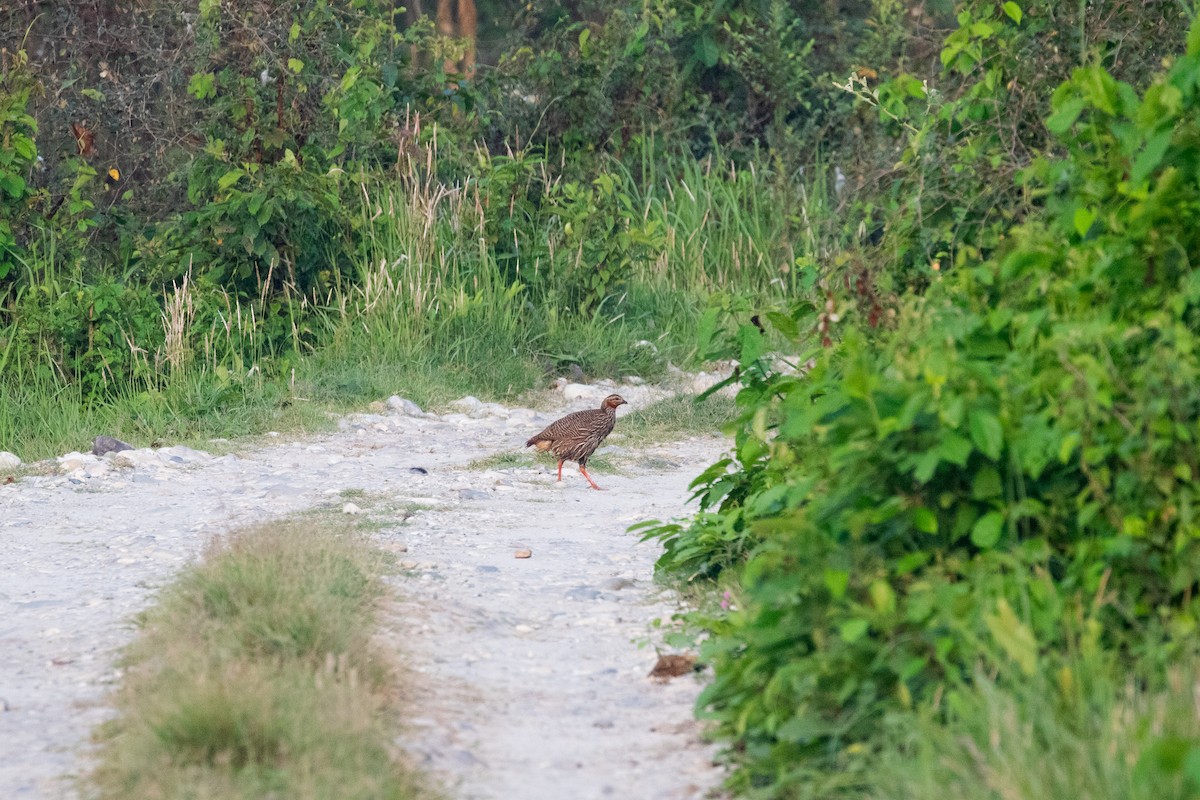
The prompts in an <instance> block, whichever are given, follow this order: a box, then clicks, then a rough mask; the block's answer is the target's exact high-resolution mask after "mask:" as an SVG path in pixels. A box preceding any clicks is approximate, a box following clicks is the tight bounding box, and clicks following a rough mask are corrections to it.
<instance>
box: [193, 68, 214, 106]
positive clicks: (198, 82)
mask: <svg viewBox="0 0 1200 800" xmlns="http://www.w3.org/2000/svg"><path fill="white" fill-rule="evenodd" d="M187 91H188V94H190V95H191V96H192V97H194V98H196V99H197V100H204V99H206V98H209V97H213V96H214V95H216V93H217V89H216V76H215V75H213V74H212V73H211V72H197V73H196V74H194V75H192V78H191V80H189V81H188V86H187Z"/></svg>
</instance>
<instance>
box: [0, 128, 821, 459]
mask: <svg viewBox="0 0 1200 800" xmlns="http://www.w3.org/2000/svg"><path fill="white" fill-rule="evenodd" d="M416 130H417V133H418V135H415V136H414V141H416V142H422V141H427V142H428V143H426V144H419V145H414V146H413V148H412V150H411V152H410V153H409V154H408V155H407V156H406V157H405V159H403V160H402V164H401V167H400V168H399V170H398V171H395V172H393V173H392V174H391V175H389V176H387V177H384V176H382V175H375V176H374V177H368V178H366V179H364V180H363V181H362V183H361V184H360V185H359V187H358V191H357V203H358V206H357V209H356V210H355V211H354V212H353V216H354V217H355V220H356V221H355V222H354V224H353V225H351V226H350V227H352V228H354V230H355V236H356V241H357V244H356V247H357V252H358V258H357V266H358V269H357V273H356V274H354V275H352V276H349V277H348V278H346V279H343V280H341V282H338V283H335V284H334V285H333V286H332V287H331V288H328V289H326V290H323V291H322V293H321V294H320V295H316V294H314V295H311V296H300V295H297V294H295V292H294V291H293V292H290V293H289V294H287V295H286V296H285V297H284V298H282V303H283V309H282V312H283V314H284V317H285V322H284V326H285V327H287V330H286V331H284V332H282V335H281V330H280V327H281V326H280V313H281V311H280V302H281V300H280V298H277V297H276V298H270V297H265V296H260V297H238V296H235V295H232V294H230V293H229V292H227V291H224V290H223V289H221V288H220V287H216V286H213V285H211V284H209V283H206V282H204V281H202V280H198V279H193V276H192V275H191V273H190V272H189V273H188V274H187V275H186V276H185V277H184V278H183V279H181V280H179V281H176V282H174V283H172V284H170V285H168V286H166V287H164V288H163V289H162V290H160V291H159V293H158V295H157V299H156V298H155V296H153V292H152V291H151V290H149V289H148V288H147V287H144V286H132V284H130V281H131V280H132V278H131V277H130V276H131V275H132V274H133V273H134V270H126V272H125V273H123V274H121V275H113V274H104V273H103V271H101V273H100V274H91V273H88V272H85V271H84V269H83V267H82V266H81V264H80V263H78V262H73V263H71V264H66V263H65V260H64V257H63V255H62V253H60V252H59V251H58V250H57V245H56V243H55V242H54V241H53V240H52V239H47V240H46V241H45V242H43V243H42V246H40V247H38V248H34V249H32V250H31V251H30V252H31V253H33V255H34V263H31V264H29V265H28V269H27V274H26V275H25V276H23V277H22V278H21V279H20V280H19V281H18V283H17V284H15V287H16V288H15V289H13V290H12V291H11V292H10V296H9V298H8V300H7V302H5V301H0V409H3V411H4V412H5V413H2V414H0V450H4V449H8V450H13V451H15V452H17V453H18V455H21V456H22V457H23V458H25V459H27V460H30V459H35V458H41V457H45V456H48V455H53V454H56V453H61V452H63V451H64V449H74V448H76V447H80V446H83V444H85V443H86V441H88V440H90V438H91V437H92V436H95V435H97V434H100V433H106V434H111V435H117V436H121V435H126V436H129V437H131V438H132V439H133V440H136V441H135V443H140V444H146V443H149V442H150V441H154V440H174V441H179V440H181V439H186V438H189V437H190V438H195V439H201V440H202V439H203V438H205V437H209V436H221V437H229V436H232V435H238V434H240V433H244V432H249V431H253V430H256V429H258V430H261V429H262V428H263V427H268V426H269V427H272V428H276V429H278V428H287V427H296V426H298V427H301V428H309V427H312V426H319V425H320V424H321V421H320V417H321V412H322V411H324V410H328V409H334V410H341V409H345V408H348V407H353V406H358V405H362V404H363V403H365V402H366V401H369V400H373V399H377V398H378V397H380V396H386V395H388V394H392V393H401V394H406V395H408V396H410V397H412V398H413V399H414V400H416V401H417V402H419V403H422V404H434V405H436V404H439V403H444V402H446V401H448V400H451V399H453V398H454V397H455V396H459V395H461V394H463V393H468V392H470V393H475V394H479V395H482V396H488V397H490V398H493V399H504V398H510V397H513V396H515V395H518V394H520V393H521V392H523V391H525V390H527V389H529V388H531V387H534V386H536V385H538V384H539V383H540V382H542V381H543V380H546V379H547V378H548V377H549V376H551V375H554V374H560V373H561V372H562V371H563V370H565V369H566V368H567V367H568V366H569V365H572V364H574V365H578V366H579V367H580V368H582V370H583V371H584V373H585V374H586V375H588V376H589V377H592V378H595V377H604V376H623V375H629V374H633V375H640V376H642V377H644V378H648V379H656V378H658V377H660V376H661V375H662V374H663V373H664V370H665V367H666V365H667V363H668V362H674V363H676V364H680V365H684V366H687V365H695V364H696V363H697V359H698V358H699V355H700V354H698V353H697V351H696V345H695V334H696V329H697V324H698V320H699V317H700V315H701V313H702V311H703V310H704V308H705V306H706V304H707V301H708V298H709V297H710V295H711V294H713V293H714V292H725V293H739V294H745V295H752V296H755V297H759V298H762V300H763V301H764V302H772V301H773V299H777V298H779V297H780V296H782V295H786V294H789V293H792V292H795V291H798V290H801V289H800V288H799V287H798V285H797V265H800V266H801V267H803V266H804V265H805V264H811V263H815V260H817V259H819V258H820V256H821V254H822V253H823V252H824V250H822V248H823V247H826V246H827V244H828V240H829V236H830V235H831V234H830V232H829V231H828V230H824V231H820V230H818V227H819V226H816V225H815V224H814V223H813V222H812V221H813V220H814V219H818V218H821V217H822V216H823V215H826V216H827V215H828V211H829V208H828V200H827V192H826V191H825V189H824V188H823V184H822V183H821V182H820V181H818V182H817V183H816V184H814V185H812V186H805V185H804V184H803V183H801V182H800V181H799V180H798V178H797V176H780V175H777V174H774V173H771V172H770V171H769V170H768V169H766V168H763V169H758V168H747V169H741V168H737V167H734V166H732V165H730V164H728V163H723V162H722V161H721V160H720V159H717V158H710V159H708V160H706V161H704V162H698V161H695V160H694V159H690V158H679V159H676V160H668V161H667V162H666V164H667V165H666V166H660V167H658V168H655V169H654V170H651V169H648V168H643V170H642V174H639V175H634V174H633V173H632V172H631V171H630V170H628V169H626V168H625V167H623V166H621V165H620V164H619V163H618V162H615V161H613V162H611V163H610V164H609V166H608V167H607V168H606V169H607V170H608V171H609V172H610V174H612V175H614V176H616V178H617V179H618V181H619V184H620V191H621V192H622V193H624V194H625V195H628V196H629V197H631V198H633V200H634V204H635V207H636V208H637V209H640V213H641V214H643V216H644V218H645V219H646V220H653V221H654V222H655V223H656V224H657V228H658V229H659V230H661V231H662V232H663V236H662V238H661V242H662V245H661V247H660V248H659V249H658V250H657V251H655V252H653V253H651V254H650V255H649V257H647V258H644V259H642V260H639V261H638V262H637V263H635V264H634V265H633V269H632V272H631V273H630V275H629V277H628V280H626V281H624V282H622V283H620V284H618V285H617V286H615V291H614V293H613V294H612V295H611V296H609V297H608V298H607V299H605V300H604V301H603V302H601V303H598V304H596V305H595V306H594V308H593V310H591V311H589V312H588V313H586V314H585V313H582V312H581V311H580V309H579V308H578V307H577V306H575V305H573V303H572V302H571V301H570V300H569V298H570V297H571V296H572V291H574V290H575V289H573V284H572V281H576V282H577V281H578V280H579V276H578V274H577V273H576V272H573V271H572V270H578V269H579V268H580V267H578V265H577V264H575V262H574V260H573V259H575V255H576V254H574V253H568V252H566V251H565V250H564V247H563V231H562V229H561V224H560V221H557V220H556V218H555V217H554V216H553V215H552V214H549V215H548V214H546V213H545V212H544V209H543V210H542V211H538V210H537V204H536V202H535V201H532V200H530V199H529V198H534V197H542V198H543V199H544V198H545V196H546V193H547V192H549V191H551V189H552V188H553V187H554V186H555V185H556V181H557V180H558V178H556V177H555V176H554V175H553V174H551V173H550V172H549V171H548V169H547V168H546V166H545V165H544V164H542V163H541V162H539V161H537V159H535V158H533V157H531V156H528V155H523V154H517V155H513V154H508V155H505V156H491V155H489V154H487V153H486V152H484V151H480V152H479V153H478V154H477V159H476V160H477V162H478V167H477V170H476V173H475V174H474V175H472V176H468V177H467V178H464V179H461V180H456V181H451V180H448V179H442V178H439V177H438V176H439V173H440V172H441V171H442V170H441V167H440V163H439V158H440V157H439V154H438V151H437V145H436V141H437V137H436V136H433V137H422V136H420V135H419V125H416ZM513 220H517V221H518V222H519V224H517V223H516V222H513ZM498 236H499V237H508V238H505V239H504V240H503V242H500V243H498V242H497V241H496V239H497V237H498ZM509 239H511V244H508V243H507V242H508V240H509ZM97 281H100V282H104V281H107V282H109V283H111V284H113V285H114V286H117V287H125V288H129V290H130V291H131V292H133V293H134V296H136V297H140V298H141V299H142V301H143V302H144V303H145V302H148V303H149V305H150V306H151V307H152V308H153V307H157V308H158V309H161V311H160V312H154V313H160V315H161V319H158V320H153V322H154V323H155V324H153V325H151V326H150V327H149V329H147V330H142V331H135V330H128V331H126V330H124V329H122V330H121V331H120V333H119V334H118V335H119V337H120V338H122V339H124V340H125V345H123V346H127V347H128V348H129V352H130V354H131V355H130V358H129V366H128V369H129V374H128V375H126V376H122V375H121V374H120V372H119V370H116V369H111V370H110V369H108V368H107V366H102V369H104V370H105V371H104V374H103V376H102V379H103V382H104V386H103V391H100V392H96V391H90V390H88V391H85V390H83V389H81V388H80V387H79V386H78V385H77V383H76V381H75V379H73V378H72V375H71V370H70V369H69V368H68V367H67V361H68V359H67V357H66V356H65V355H64V353H65V352H66V347H67V345H66V344H64V342H63V341H62V336H63V335H64V334H63V333H61V332H60V331H59V330H58V329H54V328H52V327H51V328H47V327H46V324H47V323H46V322H45V321H44V320H43V321H42V322H41V323H37V324H38V325H41V326H42V327H33V326H34V321H33V320H31V319H30V318H29V316H28V315H27V314H23V313H22V312H21V309H28V308H31V307H32V306H30V305H29V304H28V303H27V302H24V301H26V300H28V298H30V297H33V296H35V295H36V296H38V297H44V298H46V299H47V301H48V302H49V301H54V300H55V299H57V300H58V301H60V305H63V306H65V307H67V308H71V307H72V300H71V297H72V295H71V292H75V291H78V290H79V289H80V287H84V288H86V287H87V286H88V285H90V284H95V283H96V282H97ZM122 291H124V288H123V289H122ZM139 292H140V294H137V293H139ZM147 292H150V294H149V295H148V294H147ZM6 306H7V308H9V309H14V310H13V311H10V312H9V313H8V314H5V313H4V308H5V307H6ZM56 324H58V323H57V322H56ZM80 324H91V323H86V322H84V323H80ZM60 327H61V325H60ZM69 333H70V331H69V330H68V331H67V334H69ZM78 346H79V347H83V345H78Z"/></svg>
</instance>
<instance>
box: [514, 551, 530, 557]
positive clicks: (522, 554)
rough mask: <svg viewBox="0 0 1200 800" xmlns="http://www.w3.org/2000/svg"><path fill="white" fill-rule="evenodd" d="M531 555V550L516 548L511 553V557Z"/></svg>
mask: <svg viewBox="0 0 1200 800" xmlns="http://www.w3.org/2000/svg"><path fill="white" fill-rule="evenodd" d="M531 556H533V551H532V550H518V551H517V552H515V553H513V558H530V557H531Z"/></svg>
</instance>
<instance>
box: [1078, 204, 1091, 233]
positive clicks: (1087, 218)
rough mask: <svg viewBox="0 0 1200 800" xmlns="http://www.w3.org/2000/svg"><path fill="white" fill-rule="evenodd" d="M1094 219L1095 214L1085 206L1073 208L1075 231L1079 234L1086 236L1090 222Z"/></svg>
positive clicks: (1089, 228)
mask: <svg viewBox="0 0 1200 800" xmlns="http://www.w3.org/2000/svg"><path fill="white" fill-rule="evenodd" d="M1095 221H1096V215H1095V213H1093V212H1092V211H1090V210H1088V209H1086V208H1077V209H1075V232H1076V233H1078V234H1079V235H1080V236H1087V233H1088V231H1090V230H1091V229H1092V223H1093V222H1095Z"/></svg>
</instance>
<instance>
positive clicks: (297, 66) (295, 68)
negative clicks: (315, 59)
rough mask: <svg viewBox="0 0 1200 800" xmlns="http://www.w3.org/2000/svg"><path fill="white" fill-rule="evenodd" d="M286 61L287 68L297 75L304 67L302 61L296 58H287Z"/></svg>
mask: <svg viewBox="0 0 1200 800" xmlns="http://www.w3.org/2000/svg"><path fill="white" fill-rule="evenodd" d="M287 63H288V69H290V70H291V71H292V72H293V73H294V74H296V75H299V74H300V72H301V70H303V69H304V62H303V61H301V60H300V59H298V58H289V59H288V62H287Z"/></svg>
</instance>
